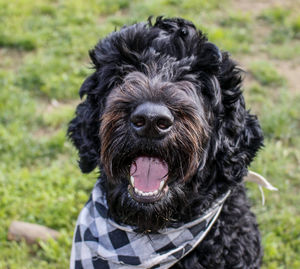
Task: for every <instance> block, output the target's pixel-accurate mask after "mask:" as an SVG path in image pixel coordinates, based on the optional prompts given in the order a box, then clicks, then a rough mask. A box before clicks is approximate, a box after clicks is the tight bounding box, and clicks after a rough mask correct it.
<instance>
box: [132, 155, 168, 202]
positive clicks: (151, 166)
mask: <svg viewBox="0 0 300 269" xmlns="http://www.w3.org/2000/svg"><path fill="white" fill-rule="evenodd" d="M168 172H169V170H168V165H167V163H166V162H165V161H164V160H161V159H159V158H156V157H146V156H142V157H138V158H136V159H135V160H134V161H133V162H132V164H131V166H130V184H129V185H128V191H129V193H130V195H131V196H132V198H133V199H135V200H136V201H138V202H143V203H152V202H155V201H158V200H159V199H161V198H162V197H163V196H164V195H165V194H166V193H167V191H168V185H167V184H166V182H167V176H168Z"/></svg>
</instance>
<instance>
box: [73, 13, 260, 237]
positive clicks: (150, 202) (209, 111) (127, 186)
mask: <svg viewBox="0 0 300 269" xmlns="http://www.w3.org/2000/svg"><path fill="white" fill-rule="evenodd" d="M90 56H91V58H92V60H93V63H94V65H95V68H96V71H95V73H94V74H93V75H92V76H90V77H89V78H88V79H87V80H86V81H85V82H84V84H83V85H82V87H81V90H80V94H81V96H83V95H85V94H86V95H87V98H86V100H85V101H84V102H83V103H82V104H80V105H79V106H78V108H77V112H76V117H75V119H73V120H72V121H71V123H70V126H69V130H68V133H69V136H70V137H71V139H72V141H73V143H74V144H75V146H76V147H77V148H78V150H79V155H80V158H81V159H80V167H81V169H82V171H83V172H89V171H91V170H93V169H94V168H95V167H96V166H97V165H99V167H100V169H101V173H102V175H101V176H102V178H103V179H102V180H103V181H104V183H105V184H104V186H105V187H104V188H105V191H106V193H107V200H108V205H109V210H110V213H111V216H112V217H113V219H114V220H116V221H118V222H120V223H125V224H130V225H134V226H137V227H138V230H139V231H141V232H146V231H157V230H159V229H160V228H163V227H165V226H166V225H168V224H170V223H172V222H178V221H184V220H186V219H188V218H189V217H191V216H192V215H193V214H194V212H200V211H201V208H205V206H207V205H208V204H209V202H210V201H211V200H212V199H213V198H214V197H215V196H217V195H218V194H219V193H221V192H222V191H225V190H227V189H228V188H230V187H232V186H234V185H235V184H237V183H238V182H240V180H241V178H242V176H243V175H245V174H246V171H247V165H249V163H250V161H251V160H252V158H253V157H254V155H255V152H256V151H257V150H258V148H259V147H260V146H261V144H262V134H261V131H260V128H259V125H258V123H257V120H256V118H255V117H253V116H251V115H249V113H248V112H247V111H246V110H245V106H244V101H243V97H242V95H241V92H240V82H241V78H240V75H239V73H240V72H239V70H238V69H237V68H236V66H235V64H234V63H233V62H232V61H231V60H230V59H229V57H228V55H227V54H226V53H223V54H222V53H221V52H220V51H219V49H218V48H217V47H216V46H215V45H213V44H211V43H209V42H207V40H206V38H205V37H204V36H203V35H202V34H201V32H197V31H196V29H195V27H194V25H192V24H191V23H190V22H187V21H185V20H182V19H161V18H158V19H157V21H156V23H155V25H151V23H150V24H148V25H145V24H137V25H133V26H130V27H127V28H123V29H122V30H121V31H120V32H116V33H113V34H111V35H110V36H109V37H107V38H106V39H104V40H103V41H101V42H100V43H99V44H98V45H97V46H96V47H95V49H94V50H92V51H91V53H90Z"/></svg>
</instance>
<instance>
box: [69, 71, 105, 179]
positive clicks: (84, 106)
mask: <svg viewBox="0 0 300 269" xmlns="http://www.w3.org/2000/svg"><path fill="white" fill-rule="evenodd" d="M97 83H98V79H97V74H96V73H94V74H93V75H91V76H89V77H88V78H87V79H86V80H85V81H84V82H83V84H82V86H81V88H80V91H79V94H80V97H81V98H82V97H83V96H84V95H87V97H86V99H85V100H84V101H83V102H82V103H81V104H79V105H78V106H77V109H76V116H75V118H74V119H73V120H71V122H70V123H69V128H68V131H67V134H68V137H69V138H70V139H71V141H72V143H73V144H74V145H75V147H76V148H77V149H78V153H79V167H80V169H81V171H82V172H83V173H89V172H91V171H92V170H93V169H94V168H95V167H96V166H97V164H98V163H99V159H100V138H99V126H100V122H99V120H100V113H101V105H100V102H99V100H97V99H96V98H99V96H97V97H96V96H95V95H93V94H90V93H91V92H92V90H93V89H95V88H96V87H97Z"/></svg>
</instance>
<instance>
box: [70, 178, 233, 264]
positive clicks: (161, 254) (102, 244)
mask: <svg viewBox="0 0 300 269" xmlns="http://www.w3.org/2000/svg"><path fill="white" fill-rule="evenodd" d="M229 193H230V191H229V192H227V193H226V194H224V195H223V196H222V197H220V198H219V199H217V200H216V201H215V203H214V204H213V206H212V207H211V208H210V209H209V210H208V211H206V212H205V213H204V214H203V215H201V216H199V217H198V218H197V219H195V220H193V221H191V222H189V223H185V224H183V225H181V226H179V227H178V228H165V229H164V230H161V231H160V232H159V233H157V234H148V235H142V234H137V233H135V232H134V227H131V226H122V225H119V224H117V223H115V222H114V221H112V220H111V219H109V218H108V216H107V213H108V207H107V203H106V198H105V195H104V193H103V192H102V190H101V184H100V180H98V182H97V183H96V185H95V187H94V189H93V191H92V194H91V198H90V200H89V201H88V202H87V204H86V205H85V207H84V208H83V209H82V211H81V213H80V215H79V217H78V220H77V225H76V228H75V234H74V239H73V246H72V254H71V264H70V268H71V269H81V268H84V269H94V268H95V269H96V268H97V269H110V268H111V269H115V268H124V269H125V268H128V269H129V268H169V267H171V266H172V265H173V264H175V263H176V262H177V261H179V260H180V259H181V258H183V257H184V256H185V255H187V254H188V253H189V252H190V251H192V250H193V249H194V248H195V247H196V246H197V245H198V244H199V243H200V242H201V241H202V240H203V238H204V237H205V235H206V234H207V233H208V231H209V230H210V228H211V227H212V225H213V224H214V222H215V221H216V219H217V218H218V215H219V214H220V212H221V209H222V206H223V203H224V201H225V200H226V198H227V197H228V195H229Z"/></svg>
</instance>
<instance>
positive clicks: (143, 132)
mask: <svg viewBox="0 0 300 269" xmlns="http://www.w3.org/2000/svg"><path fill="white" fill-rule="evenodd" d="M130 121H131V126H132V128H133V129H134V131H135V132H136V133H137V134H138V135H139V136H142V137H149V138H161V137H163V136H164V135H166V134H167V133H168V132H169V131H170V130H171V128H172V125H173V122H174V117H173V115H172V113H171V111H170V110H169V109H168V108H167V107H166V106H164V105H161V104H156V103H150V102H146V103H143V104H141V105H139V106H137V107H136V109H135V110H134V111H133V113H132V114H131V117H130Z"/></svg>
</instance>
